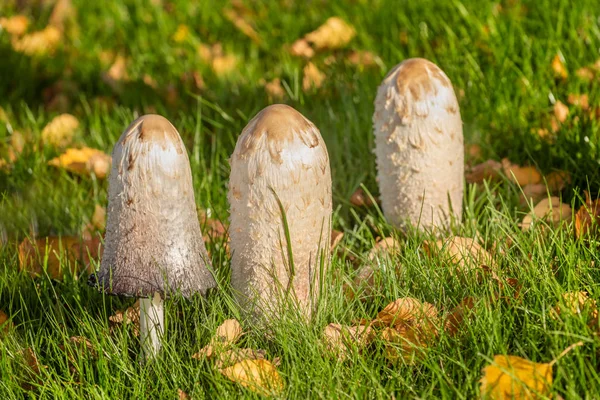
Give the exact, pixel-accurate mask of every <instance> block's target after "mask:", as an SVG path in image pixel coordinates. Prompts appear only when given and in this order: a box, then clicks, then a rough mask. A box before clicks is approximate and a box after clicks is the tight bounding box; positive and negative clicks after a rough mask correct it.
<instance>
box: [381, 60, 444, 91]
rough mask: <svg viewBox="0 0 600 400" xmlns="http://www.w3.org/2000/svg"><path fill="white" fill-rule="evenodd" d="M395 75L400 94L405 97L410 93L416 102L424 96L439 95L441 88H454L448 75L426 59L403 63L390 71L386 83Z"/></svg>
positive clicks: (394, 81)
mask: <svg viewBox="0 0 600 400" xmlns="http://www.w3.org/2000/svg"><path fill="white" fill-rule="evenodd" d="M394 75H395V79H393V80H392V82H393V83H394V84H395V85H396V89H397V90H398V92H399V93H400V94H401V95H403V96H405V95H408V94H409V93H410V94H411V95H412V98H413V99H414V100H416V101H418V100H422V98H421V97H422V96H423V97H424V96H428V95H433V96H435V95H437V93H438V91H439V89H440V88H451V87H452V84H451V83H450V79H448V77H447V76H446V74H445V73H444V72H443V71H442V70H441V69H440V68H439V67H438V66H437V65H435V64H434V63H432V62H431V61H429V60H426V59H424V58H409V59H408V60H405V61H403V62H401V63H400V64H398V65H397V66H396V67H395V68H393V69H392V70H391V71H390V73H389V74H388V75H387V76H386V78H385V80H384V81H386V82H388V79H389V78H390V77H392V76H394ZM392 82H389V83H392Z"/></svg>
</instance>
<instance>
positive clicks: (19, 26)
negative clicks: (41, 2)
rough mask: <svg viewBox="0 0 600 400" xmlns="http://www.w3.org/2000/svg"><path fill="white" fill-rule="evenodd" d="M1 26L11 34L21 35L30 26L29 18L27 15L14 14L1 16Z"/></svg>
mask: <svg viewBox="0 0 600 400" xmlns="http://www.w3.org/2000/svg"><path fill="white" fill-rule="evenodd" d="M0 27H1V28H2V30H5V31H6V32H8V34H9V35H14V36H21V35H23V34H24V33H25V32H27V28H28V27H29V18H27V17H26V16H25V15H14V16H12V17H9V18H6V17H2V18H0Z"/></svg>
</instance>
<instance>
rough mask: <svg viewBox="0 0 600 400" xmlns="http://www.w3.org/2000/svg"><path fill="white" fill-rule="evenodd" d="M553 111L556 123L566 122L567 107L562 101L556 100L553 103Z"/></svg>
mask: <svg viewBox="0 0 600 400" xmlns="http://www.w3.org/2000/svg"><path fill="white" fill-rule="evenodd" d="M553 110H554V116H555V117H556V120H557V121H558V122H560V123H561V124H562V123H563V122H565V121H566V120H567V117H568V116H569V107H568V106H567V105H566V104H564V103H563V102H562V101H560V100H557V101H556V103H554V108H553Z"/></svg>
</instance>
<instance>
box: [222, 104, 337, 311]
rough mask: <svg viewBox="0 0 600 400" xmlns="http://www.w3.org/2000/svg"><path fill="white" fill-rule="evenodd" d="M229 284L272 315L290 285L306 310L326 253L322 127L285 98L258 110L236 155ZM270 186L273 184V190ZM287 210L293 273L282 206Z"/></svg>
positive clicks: (247, 303) (327, 183)
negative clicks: (292, 266) (292, 265)
mask: <svg viewBox="0 0 600 400" xmlns="http://www.w3.org/2000/svg"><path fill="white" fill-rule="evenodd" d="M230 162H231V177H230V180H229V194H228V199H229V204H230V210H231V216H230V219H231V225H230V228H229V234H230V237H231V243H230V245H231V250H232V260H231V285H232V287H233V289H234V291H235V293H236V296H237V299H238V302H239V303H240V304H241V306H242V307H243V309H244V310H245V311H247V312H249V313H250V314H251V315H252V316H254V317H264V316H266V317H269V316H270V315H273V314H276V313H278V312H279V307H282V306H283V305H284V303H283V302H281V300H283V299H284V296H285V293H286V291H287V290H290V292H292V291H293V293H294V294H295V299H296V300H297V304H298V305H299V306H300V310H301V312H302V313H303V315H305V316H306V317H309V316H310V315H311V312H312V308H313V306H314V301H315V300H316V296H317V295H318V293H319V287H320V285H319V282H320V279H321V277H322V276H323V273H324V272H325V271H324V270H322V268H321V267H320V266H321V263H320V261H321V260H322V259H323V257H325V259H324V260H323V261H325V262H324V263H323V264H322V265H324V267H325V268H327V265H328V261H329V244H328V241H329V237H330V232H331V172H330V169H329V155H328V154H327V148H326V147H325V143H324V142H323V139H322V138H321V134H320V133H319V130H318V129H317V128H316V127H315V126H314V125H313V124H312V123H311V122H310V121H309V120H307V119H306V118H304V116H302V114H300V113H299V112H298V111H296V110H294V109H293V108H291V107H289V106H286V105H280V104H277V105H272V106H269V107H267V108H265V109H263V110H262V111H261V112H259V113H258V114H257V115H256V116H255V117H254V118H253V119H252V120H251V121H250V122H249V123H248V125H247V126H246V127H245V128H244V130H243V131H242V134H241V135H240V137H239V138H238V141H237V144H236V147H235V151H234V152H233V155H232V156H231V160H230ZM271 189H272V190H271ZM273 191H274V192H275V193H276V194H277V196H278V197H279V200H280V201H281V204H282V206H283V208H284V210H285V215H286V218H287V224H288V228H289V234H290V238H291V240H290V242H291V248H292V254H293V264H294V274H293V279H292V280H290V276H291V271H290V270H291V265H290V262H289V260H288V249H287V242H286V235H285V231H284V225H283V222H282V213H281V212H280V208H279V204H278V202H277V200H276V197H275V195H274V193H273Z"/></svg>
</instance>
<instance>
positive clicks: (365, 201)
mask: <svg viewBox="0 0 600 400" xmlns="http://www.w3.org/2000/svg"><path fill="white" fill-rule="evenodd" d="M350 204H352V205H353V206H355V207H371V206H372V205H373V201H372V200H371V197H370V196H367V194H366V193H365V191H364V190H363V189H362V188H361V187H359V188H357V189H356V190H355V191H354V193H352V196H350Z"/></svg>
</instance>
